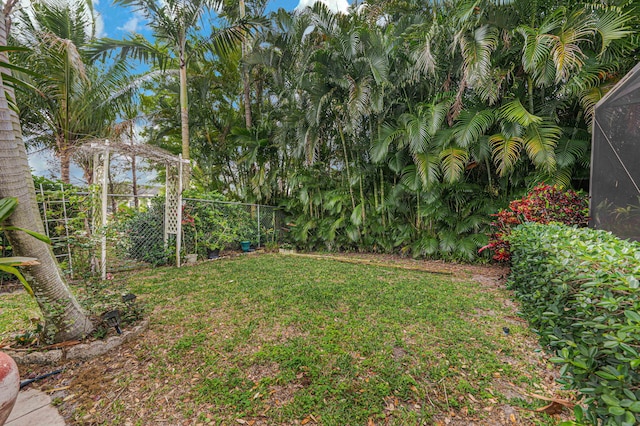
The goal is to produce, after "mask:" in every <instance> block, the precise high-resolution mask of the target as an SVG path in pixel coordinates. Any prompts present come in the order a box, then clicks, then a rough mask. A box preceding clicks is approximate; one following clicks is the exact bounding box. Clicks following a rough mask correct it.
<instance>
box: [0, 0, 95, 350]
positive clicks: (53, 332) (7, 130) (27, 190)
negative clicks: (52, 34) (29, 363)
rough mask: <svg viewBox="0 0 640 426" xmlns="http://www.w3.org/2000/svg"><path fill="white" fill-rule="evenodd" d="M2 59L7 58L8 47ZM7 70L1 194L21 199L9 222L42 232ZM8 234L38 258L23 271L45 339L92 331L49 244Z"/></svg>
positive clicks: (1, 80)
mask: <svg viewBox="0 0 640 426" xmlns="http://www.w3.org/2000/svg"><path fill="white" fill-rule="evenodd" d="M14 6H15V3H14V2H7V3H5V4H4V8H3V9H2V11H0V46H6V45H7V32H8V16H9V14H10V13H11V11H12V8H13V7H14ZM0 60H1V62H2V63H3V64H9V60H8V57H7V56H6V54H5V53H3V54H1V55H0ZM8 66H9V65H8ZM7 76H8V78H9V79H11V73H10V71H9V70H8V69H7V68H4V69H3V70H2V73H1V74H0V198H6V197H16V198H17V199H18V207H17V209H16V211H15V212H14V214H12V215H11V216H10V218H9V220H8V225H9V226H15V227H21V228H24V229H28V230H31V231H36V232H40V233H44V227H43V224H42V220H41V219H40V214H39V211H38V205H37V203H36V194H35V188H34V185H33V179H32V178H31V171H30V169H29V164H28V161H27V151H26V148H25V145H24V141H23V139H22V132H21V130H20V122H19V118H18V115H17V114H16V112H15V110H12V109H10V108H9V104H8V102H7V98H14V96H15V95H14V91H13V88H12V87H10V86H7V84H6V83H5V78H7ZM7 237H8V239H9V241H10V243H11V245H12V247H13V249H14V251H15V252H16V254H18V255H23V256H29V257H35V258H37V259H38V260H39V264H38V265H34V266H30V267H28V268H27V271H26V273H25V275H26V276H27V279H28V280H29V283H30V286H31V288H32V289H33V292H34V294H35V297H36V301H37V302H38V305H39V307H40V310H41V311H42V314H43V316H44V320H45V330H44V332H45V336H46V338H47V340H52V341H56V342H59V341H64V340H72V339H79V338H83V337H85V336H86V335H87V334H89V333H90V332H91V331H92V329H93V324H92V323H91V321H90V320H89V319H88V317H87V316H86V315H85V313H84V312H83V311H82V309H81V308H80V305H79V304H78V302H77V301H76V299H75V297H74V296H73V294H72V293H71V291H70V290H69V288H68V287H67V285H66V283H65V281H64V279H63V278H62V272H61V270H60V267H59V266H58V264H57V262H56V260H55V257H54V256H53V251H52V249H51V246H49V245H48V244H46V243H44V242H42V241H40V240H37V239H34V238H33V237H31V236H29V235H28V234H25V233H22V232H16V231H11V230H9V231H7Z"/></svg>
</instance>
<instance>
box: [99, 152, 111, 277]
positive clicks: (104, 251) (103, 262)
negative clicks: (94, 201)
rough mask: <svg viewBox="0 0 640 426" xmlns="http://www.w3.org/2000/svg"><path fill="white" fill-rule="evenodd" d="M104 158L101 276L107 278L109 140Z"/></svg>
mask: <svg viewBox="0 0 640 426" xmlns="http://www.w3.org/2000/svg"><path fill="white" fill-rule="evenodd" d="M104 144H105V148H104V158H103V159H102V161H103V166H102V194H100V195H102V205H101V212H102V218H101V219H102V221H101V226H102V229H101V231H100V232H101V233H102V241H101V253H100V276H101V277H102V279H103V280H106V279H107V203H108V195H109V141H108V140H106V141H105V142H104Z"/></svg>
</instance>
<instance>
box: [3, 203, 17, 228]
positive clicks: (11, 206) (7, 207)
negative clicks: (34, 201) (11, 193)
mask: <svg viewBox="0 0 640 426" xmlns="http://www.w3.org/2000/svg"><path fill="white" fill-rule="evenodd" d="M16 207H18V199H17V198H14V197H8V198H2V199H0V223H2V222H4V221H5V220H6V219H7V218H8V217H9V216H11V213H13V211H14V210H15V209H16ZM0 229H2V227H1V226H0Z"/></svg>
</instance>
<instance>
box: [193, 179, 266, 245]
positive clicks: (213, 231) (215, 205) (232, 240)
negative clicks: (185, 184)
mask: <svg viewBox="0 0 640 426" xmlns="http://www.w3.org/2000/svg"><path fill="white" fill-rule="evenodd" d="M185 199H186V201H187V202H186V204H185V206H184V209H183V213H182V224H183V235H184V242H185V244H184V245H185V247H187V248H188V249H191V248H193V251H194V252H197V253H198V254H199V255H200V256H202V257H204V256H205V255H206V250H223V249H227V248H231V247H233V248H238V247H239V245H240V241H243V240H250V241H255V239H256V238H255V233H256V232H255V228H256V226H255V220H254V219H252V217H251V212H249V211H248V210H247V207H246V206H245V205H242V204H237V203H230V202H228V201H225V198H224V197H223V196H222V195H220V194H218V193H217V192H207V193H197V192H193V191H190V192H187V193H186V194H185Z"/></svg>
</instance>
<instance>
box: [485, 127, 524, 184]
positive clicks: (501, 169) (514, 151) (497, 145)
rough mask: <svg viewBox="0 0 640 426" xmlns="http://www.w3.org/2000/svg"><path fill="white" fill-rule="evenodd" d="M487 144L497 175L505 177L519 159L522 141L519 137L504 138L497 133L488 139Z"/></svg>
mask: <svg viewBox="0 0 640 426" xmlns="http://www.w3.org/2000/svg"><path fill="white" fill-rule="evenodd" d="M489 144H490V145H491V155H492V156H493V162H494V164H495V165H496V167H497V172H498V175H499V176H505V175H507V174H508V173H510V172H511V171H512V170H513V167H514V166H515V164H516V162H517V161H518V159H519V158H520V150H521V149H522V139H521V138H519V137H506V136H505V135H504V134H502V133H498V134H495V135H493V136H491V137H490V138H489Z"/></svg>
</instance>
